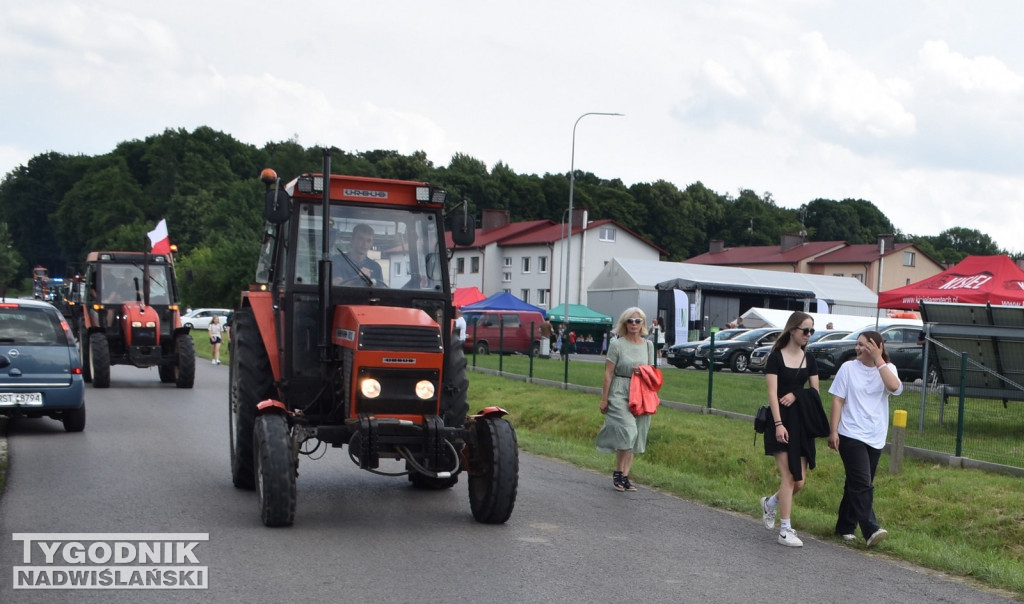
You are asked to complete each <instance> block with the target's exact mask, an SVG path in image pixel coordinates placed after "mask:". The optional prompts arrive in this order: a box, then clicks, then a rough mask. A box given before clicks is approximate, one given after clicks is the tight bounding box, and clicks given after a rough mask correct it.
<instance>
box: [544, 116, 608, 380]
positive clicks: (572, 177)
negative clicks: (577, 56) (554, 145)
mask: <svg viewBox="0 0 1024 604" xmlns="http://www.w3.org/2000/svg"><path fill="white" fill-rule="evenodd" d="M588 115H615V116H621V115H623V114H621V113H604V112H601V111H590V112H587V113H584V114H583V115H581V116H579V117H578V118H576V122H575V123H574V124H573V125H572V156H571V158H570V160H569V229H568V231H567V233H566V238H567V241H566V244H565V291H563V292H562V295H563V296H565V316H564V321H565V334H563V335H562V346H563V347H565V346H566V345H568V344H569V289H570V288H571V285H570V281H569V268H570V267H571V266H572V262H570V258H571V257H572V193H573V185H574V184H575V183H576V126H578V125H579V123H580V120H581V119H583V118H585V117H587V116H588ZM559 352H561V351H559ZM564 356H565V383H566V384H568V383H569V353H568V352H566V354H565V355H564Z"/></svg>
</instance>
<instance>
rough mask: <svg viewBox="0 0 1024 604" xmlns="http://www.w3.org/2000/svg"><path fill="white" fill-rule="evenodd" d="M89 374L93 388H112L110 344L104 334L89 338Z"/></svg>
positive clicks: (95, 334)
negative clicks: (90, 374)
mask: <svg viewBox="0 0 1024 604" xmlns="http://www.w3.org/2000/svg"><path fill="white" fill-rule="evenodd" d="M89 372H90V373H92V386H93V388H109V387H110V342H107V336H106V334H103V333H94V334H92V335H91V336H89Z"/></svg>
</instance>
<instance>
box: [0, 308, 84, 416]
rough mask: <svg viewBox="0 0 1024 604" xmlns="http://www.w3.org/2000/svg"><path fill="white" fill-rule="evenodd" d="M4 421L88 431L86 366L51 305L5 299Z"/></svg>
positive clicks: (1, 325) (1, 337) (0, 353)
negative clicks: (41, 421) (33, 420)
mask: <svg viewBox="0 0 1024 604" xmlns="http://www.w3.org/2000/svg"><path fill="white" fill-rule="evenodd" d="M0 415H6V416H9V417H44V416H45V417H50V418H53V419H56V420H59V421H61V422H63V424H64V430H66V431H68V432H81V431H82V430H84V429H85V382H84V381H83V380H82V361H81V360H80V359H79V356H78V348H77V344H76V342H75V337H74V335H72V333H71V329H70V327H68V324H67V321H65V320H64V317H63V316H61V314H60V311H58V310H57V309H56V308H55V307H54V306H53V305H52V304H50V303H48V302H44V301H39V300H27V299H18V300H12V299H9V298H8V299H0Z"/></svg>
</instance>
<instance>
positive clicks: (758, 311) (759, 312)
mask: <svg viewBox="0 0 1024 604" xmlns="http://www.w3.org/2000/svg"><path fill="white" fill-rule="evenodd" d="M791 314H793V311H791V310H779V309H775V308H751V309H750V310H748V311H747V312H745V313H743V326H744V327H749V328H756V327H778V328H782V327H785V326H786V321H788V320H789V316H790V315H791ZM807 314H809V315H810V316H811V318H812V319H814V328H815V329H825V326H826V325H828V324H829V323H832V328H833V329H838V330H842V331H856V330H858V329H860V328H862V327H866V326H867V325H873V324H874V323H875V318H874V317H865V316H858V315H833V314H823V313H814V312H812V313H807ZM892 321H893V319H889V318H888V317H882V319H881V321H880V323H881V324H882V325H884V324H886V322H892ZM899 322H900V323H913V324H921V322H920V321H917V320H915V319H899Z"/></svg>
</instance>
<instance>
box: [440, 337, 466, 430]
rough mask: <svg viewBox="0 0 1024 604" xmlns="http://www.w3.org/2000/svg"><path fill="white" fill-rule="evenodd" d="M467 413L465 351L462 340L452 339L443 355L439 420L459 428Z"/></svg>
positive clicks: (464, 421) (462, 424)
mask: <svg viewBox="0 0 1024 604" xmlns="http://www.w3.org/2000/svg"><path fill="white" fill-rule="evenodd" d="M467 415H469V377H468V376H467V374H466V353H465V352H463V351H462V342H460V341H459V340H454V339H453V340H452V341H451V343H450V344H449V345H448V351H447V353H446V354H445V357H444V380H443V383H442V384H441V420H442V421H444V425H445V426H448V427H451V428H461V427H462V426H464V425H465V424H466V416H467Z"/></svg>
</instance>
